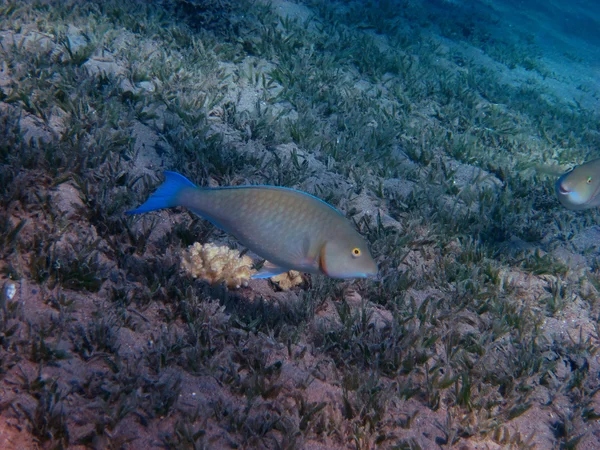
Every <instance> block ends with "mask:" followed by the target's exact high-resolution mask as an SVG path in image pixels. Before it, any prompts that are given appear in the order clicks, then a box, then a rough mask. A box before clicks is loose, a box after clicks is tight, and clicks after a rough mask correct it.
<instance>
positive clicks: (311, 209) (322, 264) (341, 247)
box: [127, 172, 377, 278]
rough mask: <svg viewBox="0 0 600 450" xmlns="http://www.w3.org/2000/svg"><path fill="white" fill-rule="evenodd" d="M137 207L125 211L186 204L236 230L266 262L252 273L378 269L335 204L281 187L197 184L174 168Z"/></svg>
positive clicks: (349, 274)
mask: <svg viewBox="0 0 600 450" xmlns="http://www.w3.org/2000/svg"><path fill="white" fill-rule="evenodd" d="M164 174H165V181H164V183H163V184H162V185H161V186H159V188H158V189H157V190H156V192H154V194H152V195H151V196H150V198H149V199H148V200H147V201H146V202H145V203H144V204H142V205H141V206H140V207H139V208H137V209H134V210H132V211H128V212H127V214H140V213H145V212H148V211H154V210H157V209H163V208H171V207H174V206H183V207H185V208H187V209H189V210H190V211H192V212H194V213H195V214H197V215H199V216H200V217H202V218H204V219H206V220H208V221H210V222H211V223H212V224H213V225H215V226H217V227H218V228H221V229H222V230H224V231H225V232H227V233H229V234H231V235H233V236H234V237H235V238H236V239H237V240H238V241H239V242H240V243H241V244H242V245H244V246H245V247H247V248H248V249H249V250H251V251H253V252H254V253H256V255H258V256H259V257H261V258H264V259H265V260H267V261H268V264H267V263H265V264H264V266H263V268H262V270H261V271H259V272H258V273H257V274H256V275H254V278H269V277H272V276H275V275H278V274H280V273H283V272H286V271H288V270H297V271H300V272H308V273H325V274H326V275H328V276H330V277H333V278H363V277H369V276H374V275H376V274H377V264H376V263H375V261H374V259H373V257H372V256H371V253H370V252H369V249H368V246H367V243H366V241H365V240H364V239H363V237H362V236H361V235H360V234H359V233H358V231H357V230H356V229H355V228H354V227H353V226H352V225H351V224H350V222H349V221H348V220H347V219H346V218H345V217H344V216H343V215H342V214H341V213H340V212H339V211H338V210H336V209H335V208H334V207H333V206H331V205H329V204H328V203H326V202H324V201H323V200H320V199H318V198H317V197H314V196H312V195H310V194H307V193H305V192H301V191H297V190H295V189H290V188H285V187H278V186H260V185H258V186H230V187H219V188H199V187H197V186H196V185H194V184H193V183H192V182H191V181H190V180H188V179H187V178H185V177H184V176H183V175H180V174H178V173H175V172H164Z"/></svg>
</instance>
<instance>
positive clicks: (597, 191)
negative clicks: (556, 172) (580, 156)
mask: <svg viewBox="0 0 600 450" xmlns="http://www.w3.org/2000/svg"><path fill="white" fill-rule="evenodd" d="M555 189H556V196H557V197H558V201H559V202H560V203H561V204H562V205H563V206H564V207H565V208H568V209H574V210H579V209H588V208H594V207H596V206H600V159H594V160H593V161H589V162H587V163H585V164H582V165H580V166H577V167H575V168H574V169H573V170H571V171H570V172H567V173H565V174H564V175H563V176H561V177H560V178H559V179H558V180H557V181H556V185H555Z"/></svg>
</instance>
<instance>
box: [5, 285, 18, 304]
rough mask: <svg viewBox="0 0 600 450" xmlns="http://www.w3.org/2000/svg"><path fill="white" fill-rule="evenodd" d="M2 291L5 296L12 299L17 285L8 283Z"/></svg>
mask: <svg viewBox="0 0 600 450" xmlns="http://www.w3.org/2000/svg"><path fill="white" fill-rule="evenodd" d="M4 293H5V294H6V298H7V299H8V300H12V299H13V297H14V296H15V294H16V293H17V285H16V284H15V283H8V284H7V285H6V287H5V288H4Z"/></svg>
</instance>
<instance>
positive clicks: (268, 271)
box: [252, 261, 287, 279]
mask: <svg viewBox="0 0 600 450" xmlns="http://www.w3.org/2000/svg"><path fill="white" fill-rule="evenodd" d="M284 272H287V269H284V268H282V267H279V266H276V265H275V264H272V263H270V262H269V261H265V263H264V264H263V266H262V267H261V269H260V270H259V271H258V272H256V273H255V274H254V275H252V278H254V279H260V278H271V277H276V276H277V275H280V274H282V273H284Z"/></svg>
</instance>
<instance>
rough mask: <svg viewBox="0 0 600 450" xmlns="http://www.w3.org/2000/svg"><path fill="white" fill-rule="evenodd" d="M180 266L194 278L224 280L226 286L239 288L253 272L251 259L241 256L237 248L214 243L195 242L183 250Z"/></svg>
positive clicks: (217, 281) (212, 281) (214, 280)
mask: <svg viewBox="0 0 600 450" xmlns="http://www.w3.org/2000/svg"><path fill="white" fill-rule="evenodd" d="M181 266H182V268H183V269H184V270H185V271H186V272H187V273H189V274H190V275H192V276H193V277H194V278H200V279H203V280H206V281H208V282H209V283H211V284H213V283H221V282H225V284H226V285H227V287H228V288H231V289H239V288H240V287H242V286H248V280H250V277H251V276H252V274H253V273H254V271H253V270H252V259H251V258H250V257H249V256H246V255H244V256H242V257H241V258H240V253H239V252H238V251H237V250H232V249H230V248H229V247H227V246H223V247H219V246H217V245H215V244H204V245H200V244H199V243H198V242H196V243H195V244H193V245H190V246H189V247H188V249H187V250H185V251H184V252H183V255H182V260H181Z"/></svg>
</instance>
